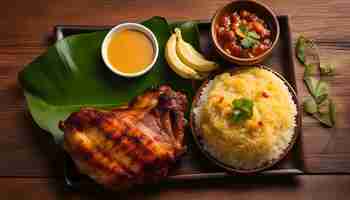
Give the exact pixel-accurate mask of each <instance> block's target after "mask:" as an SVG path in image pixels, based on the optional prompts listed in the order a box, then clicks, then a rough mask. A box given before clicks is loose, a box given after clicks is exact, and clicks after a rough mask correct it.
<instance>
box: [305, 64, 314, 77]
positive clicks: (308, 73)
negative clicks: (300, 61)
mask: <svg viewBox="0 0 350 200" xmlns="http://www.w3.org/2000/svg"><path fill="white" fill-rule="evenodd" d="M316 74H317V67H316V65H315V64H307V65H305V70H304V77H307V76H312V75H316Z"/></svg>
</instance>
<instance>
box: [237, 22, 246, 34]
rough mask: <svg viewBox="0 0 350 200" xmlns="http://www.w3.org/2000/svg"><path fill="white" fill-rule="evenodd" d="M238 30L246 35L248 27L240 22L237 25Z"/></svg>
mask: <svg viewBox="0 0 350 200" xmlns="http://www.w3.org/2000/svg"><path fill="white" fill-rule="evenodd" d="M238 28H239V30H240V31H241V33H243V34H244V35H247V32H248V27H247V26H246V25H243V24H240V25H239V26H238Z"/></svg>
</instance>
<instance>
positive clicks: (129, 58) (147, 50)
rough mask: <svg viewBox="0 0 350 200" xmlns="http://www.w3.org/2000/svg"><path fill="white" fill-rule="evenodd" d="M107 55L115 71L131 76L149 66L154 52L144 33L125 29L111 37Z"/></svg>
mask: <svg viewBox="0 0 350 200" xmlns="http://www.w3.org/2000/svg"><path fill="white" fill-rule="evenodd" d="M107 55H108V60H109V62H110V63H111V64H112V66H113V67H114V68H115V69H117V70H119V71H120V72H123V73H128V74H133V73H137V72H140V71H142V70H144V69H145V68H146V67H147V66H148V65H149V64H151V62H152V60H153V56H154V50H153V45H152V42H151V40H150V39H149V38H148V37H147V36H146V35H145V34H144V33H142V32H140V31H137V30H128V29H127V30H123V31H120V32H117V33H115V34H114V35H112V37H111V40H110V43H109V45H108V48H107Z"/></svg>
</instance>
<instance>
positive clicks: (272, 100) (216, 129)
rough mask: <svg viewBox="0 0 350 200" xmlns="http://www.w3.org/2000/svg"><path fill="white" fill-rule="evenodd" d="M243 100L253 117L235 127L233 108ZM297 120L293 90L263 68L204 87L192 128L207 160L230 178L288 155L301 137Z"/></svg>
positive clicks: (221, 77)
mask: <svg viewBox="0 0 350 200" xmlns="http://www.w3.org/2000/svg"><path fill="white" fill-rule="evenodd" d="M241 99H245V100H246V101H249V102H250V105H251V107H250V108H251V109H250V115H249V117H247V116H243V117H245V118H244V120H241V121H237V119H238V118H236V117H235V116H238V115H236V114H237V113H236V110H235V107H234V105H238V104H235V102H237V101H240V100H241ZM247 99H248V100H247ZM243 114H244V113H243ZM298 117H299V115H298V101H297V97H296V93H295V91H294V89H293V88H292V86H290V84H289V83H288V82H287V81H286V80H285V79H284V78H283V77H282V76H281V75H279V74H278V73H277V72H274V71H272V70H271V69H269V68H267V67H264V66H259V67H243V68H240V69H238V70H232V71H229V72H224V73H221V74H217V75H216V76H213V77H211V78H209V79H208V80H206V81H205V82H203V84H202V86H201V87H200V88H199V90H198V91H197V94H196V96H195V98H194V100H193V103H192V108H191V116H190V123H191V129H192V133H193V136H194V140H195V142H196V144H197V145H198V146H199V148H200V150H201V151H202V153H203V154H204V155H205V156H206V157H207V158H208V159H209V160H211V161H213V162H214V163H215V164H216V165H218V166H220V167H222V168H224V169H226V170H228V171H229V172H236V173H256V172H260V171H262V170H265V169H267V168H270V167H272V166H273V165H275V164H276V163H277V162H279V161H280V160H282V159H283V158H284V157H285V156H286V155H287V154H288V152H289V150H290V149H291V148H292V147H293V145H294V143H295V141H296V138H297V136H298V134H297V133H298V131H297V129H298V127H297V124H298ZM235 120H236V121H235Z"/></svg>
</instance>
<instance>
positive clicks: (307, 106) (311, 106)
mask: <svg viewBox="0 0 350 200" xmlns="http://www.w3.org/2000/svg"><path fill="white" fill-rule="evenodd" d="M303 108H304V111H305V112H306V113H308V114H314V113H316V112H317V110H318V108H317V104H316V102H315V100H314V99H313V98H310V97H309V98H306V99H305V100H304V101H303Z"/></svg>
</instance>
